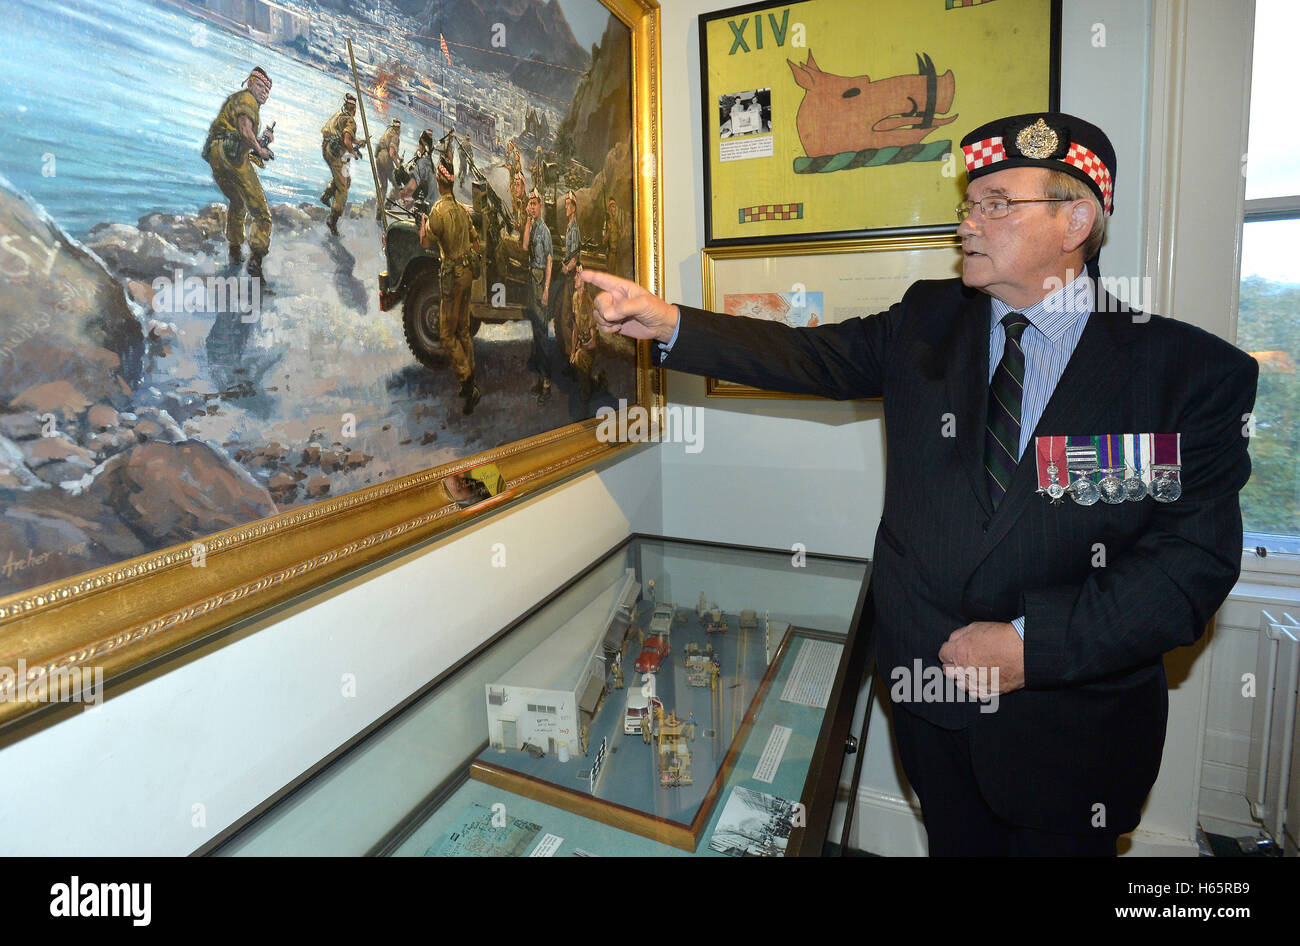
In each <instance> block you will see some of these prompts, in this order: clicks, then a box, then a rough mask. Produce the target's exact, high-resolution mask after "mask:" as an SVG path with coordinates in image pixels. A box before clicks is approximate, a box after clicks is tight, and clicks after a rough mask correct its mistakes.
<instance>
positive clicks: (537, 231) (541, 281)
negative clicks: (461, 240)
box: [523, 188, 554, 404]
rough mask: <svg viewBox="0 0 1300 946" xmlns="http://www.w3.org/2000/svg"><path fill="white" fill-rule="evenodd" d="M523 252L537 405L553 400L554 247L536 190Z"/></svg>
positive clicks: (529, 201) (534, 189)
mask: <svg viewBox="0 0 1300 946" xmlns="http://www.w3.org/2000/svg"><path fill="white" fill-rule="evenodd" d="M523 244H524V252H525V253H526V254H527V256H528V271H529V277H530V280H531V292H529V294H528V304H527V307H526V309H527V312H528V321H529V323H530V324H531V325H532V327H533V348H532V352H531V354H530V355H529V358H528V361H529V365H530V367H531V368H532V369H533V371H534V373H535V374H536V375H537V383H536V384H534V385H533V388H532V392H531V393H533V394H536V395H537V403H538V404H545V403H546V402H547V401H549V400H550V399H551V358H550V355H549V354H548V353H547V350H546V341H547V339H546V336H547V332H548V329H547V323H548V322H549V318H548V306H549V305H550V301H551V262H552V260H551V254H552V252H553V251H554V244H553V243H552V242H551V231H550V228H549V227H547V226H546V221H545V220H543V219H542V195H541V194H539V193H538V192H537V189H536V188H533V192H532V193H531V194H529V195H528V222H527V223H525V224H524V239H523Z"/></svg>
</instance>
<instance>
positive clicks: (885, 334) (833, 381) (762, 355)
mask: <svg viewBox="0 0 1300 946" xmlns="http://www.w3.org/2000/svg"><path fill="white" fill-rule="evenodd" d="M905 299H906V297H905ZM677 309H678V312H679V313H680V318H681V324H680V330H679V331H678V333H677V342H676V343H675V344H674V345H673V349H672V351H671V352H669V353H668V355H667V356H666V357H665V359H664V367H666V368H672V369H673V370H675V371H685V372H688V373H690V374H704V375H711V376H712V377H715V378H720V379H722V380H724V381H733V382H736V383H737V384H749V385H753V386H754V387H759V388H766V389H768V390H772V391H784V392H787V393H790V394H816V395H820V396H821V397H828V398H835V399H840V400H843V399H846V398H854V397H879V396H880V394H881V388H882V384H883V373H884V370H885V366H886V364H887V360H886V352H887V350H888V348H889V343H890V341H891V339H892V338H893V336H894V334H895V331H896V329H897V326H898V325H899V323H900V321H901V319H902V313H903V303H899V304H898V305H895V306H893V307H892V308H890V309H889V310H887V311H885V312H882V313H879V314H878V315H873V316H869V317H867V318H857V319H849V320H847V321H845V322H837V323H834V324H831V325H819V326H817V327H816V328H792V327H790V326H789V325H786V324H785V323H783V322H769V321H767V320H766V319H750V318H744V317H741V316H734V315H720V314H718V313H716V312H705V311H703V310H701V309H692V308H690V307H689V306H684V305H679V306H678V307H677Z"/></svg>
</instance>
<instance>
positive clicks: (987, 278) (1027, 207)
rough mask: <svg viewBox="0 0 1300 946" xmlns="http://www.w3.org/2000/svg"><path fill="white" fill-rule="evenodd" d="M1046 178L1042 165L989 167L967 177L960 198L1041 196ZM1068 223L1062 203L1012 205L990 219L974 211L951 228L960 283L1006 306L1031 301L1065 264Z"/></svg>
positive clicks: (1019, 304)
mask: <svg viewBox="0 0 1300 946" xmlns="http://www.w3.org/2000/svg"><path fill="white" fill-rule="evenodd" d="M1047 178H1048V172H1047V171H1046V170H1044V169H1043V168H1008V169H1007V170H1005V171H995V172H994V173H992V174H986V175H984V176H983V177H980V178H976V179H975V180H974V181H972V182H971V183H970V185H969V186H968V187H967V188H966V199H967V200H980V199H982V198H984V197H1043V196H1045V188H1046V184H1047ZM1064 206H1066V207H1068V206H1069V205H1068V204H1066V205H1064ZM1069 221H1070V214H1069V212H1068V211H1067V210H1065V209H1063V207H1062V204H1052V203H1039V204H1013V205H1012V206H1011V210H1010V213H1008V214H1007V215H1006V216H1005V217H999V218H997V219H995V220H990V219H988V218H987V217H985V216H984V214H983V213H982V212H981V211H980V210H979V208H976V209H974V210H973V211H971V215H970V216H969V217H967V218H966V219H965V220H963V221H962V222H961V223H960V224H959V225H958V227H957V235H958V236H959V237H961V244H962V274H961V278H962V282H964V283H965V284H966V285H968V286H970V287H971V288H973V289H980V290H983V291H984V292H986V293H988V294H989V295H991V296H996V297H997V298H999V299H1001V300H1002V301H1003V302H1006V303H1008V304H1009V305H1012V306H1027V305H1032V304H1033V303H1035V302H1037V301H1038V300H1040V299H1041V298H1043V296H1045V295H1047V293H1048V291H1049V288H1050V286H1049V284H1048V280H1049V279H1050V277H1053V276H1057V277H1059V276H1060V274H1061V273H1062V272H1063V270H1065V269H1066V268H1067V267H1068V258H1069V254H1068V253H1066V251H1065V250H1064V249H1063V246H1062V244H1063V242H1064V240H1065V238H1066V230H1067V228H1068V226H1069Z"/></svg>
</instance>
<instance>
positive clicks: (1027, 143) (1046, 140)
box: [1016, 118, 1060, 160]
mask: <svg viewBox="0 0 1300 946" xmlns="http://www.w3.org/2000/svg"><path fill="white" fill-rule="evenodd" d="M1059 144H1060V139H1059V138H1057V137H1056V132H1054V131H1052V129H1050V128H1048V127H1047V122H1045V121H1043V120H1042V119H1041V118H1040V119H1038V121H1036V122H1034V123H1033V124H1032V125H1026V126H1025V127H1024V128H1022V129H1020V134H1018V135H1016V148H1017V149H1019V151H1020V153H1021V154H1023V155H1024V156H1025V157H1027V158H1037V159H1040V160H1041V159H1043V158H1050V157H1051V156H1052V155H1053V154H1055V153H1056V149H1057V146H1058V145H1059Z"/></svg>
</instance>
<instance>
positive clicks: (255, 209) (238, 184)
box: [203, 66, 274, 278]
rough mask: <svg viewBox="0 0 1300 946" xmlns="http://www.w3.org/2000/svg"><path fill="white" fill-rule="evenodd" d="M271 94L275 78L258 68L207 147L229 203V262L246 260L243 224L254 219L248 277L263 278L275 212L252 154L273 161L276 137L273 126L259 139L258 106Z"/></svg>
mask: <svg viewBox="0 0 1300 946" xmlns="http://www.w3.org/2000/svg"><path fill="white" fill-rule="evenodd" d="M270 94H271V77H270V76H268V75H267V74H266V70H265V69H263V68H262V67H261V66H257V67H256V68H254V69H253V71H252V72H251V73H249V75H248V79H247V81H246V82H245V83H244V88H242V89H240V90H239V91H238V92H234V93H232V94H231V95H230V96H228V97H227V98H226V101H225V102H224V103H222V106H221V110H220V111H219V112H218V113H217V117H216V119H214V120H213V122H212V125H211V127H210V128H209V129H208V137H207V141H206V142H205V143H204V145H203V157H204V159H205V160H206V161H207V162H208V164H209V165H210V166H211V168H212V179H213V180H214V181H215V182H216V184H217V187H218V188H220V189H221V193H222V194H224V195H225V197H226V200H227V201H229V203H230V209H229V211H228V212H227V213H226V240H227V242H228V243H229V244H230V264H231V265H232V266H238V265H239V264H240V263H242V262H243V260H244V250H243V244H244V227H245V225H246V222H247V220H248V218H249V217H251V218H252V220H253V226H252V230H251V232H250V233H249V236H248V250H249V259H248V275H250V276H256V277H259V278H260V277H261V275H262V258H263V257H264V256H266V254H267V251H268V250H270V248H271V210H270V208H269V207H268V206H267V205H266V194H265V192H263V190H262V182H261V181H260V180H258V177H257V171H255V170H254V169H253V162H252V160H251V159H250V157H249V156H250V155H255V156H256V157H257V158H259V159H260V160H262V161H269V160H270V159H271V152H270V151H269V150H267V146H268V145H269V144H270V143H271V141H272V140H273V139H274V135H273V133H272V132H271V131H270V130H269V129H268V130H267V131H266V132H265V133H264V134H263V136H262V137H263V139H264V140H261V141H259V140H258V137H257V129H258V123H259V122H260V120H261V118H260V115H259V112H258V110H259V108H260V107H261V106H262V105H264V104H265V103H266V100H267V98H268V97H269V96H270Z"/></svg>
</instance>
